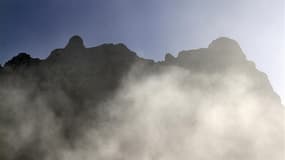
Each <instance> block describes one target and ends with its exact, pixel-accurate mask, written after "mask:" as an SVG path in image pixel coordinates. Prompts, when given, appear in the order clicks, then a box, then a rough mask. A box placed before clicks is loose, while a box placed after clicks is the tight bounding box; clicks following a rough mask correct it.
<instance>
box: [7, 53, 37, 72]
mask: <svg viewBox="0 0 285 160" xmlns="http://www.w3.org/2000/svg"><path fill="white" fill-rule="evenodd" d="M39 62H40V59H38V58H32V57H31V56H30V55H29V54H27V53H19V54H18V55H17V56H15V57H13V58H12V59H11V60H9V61H8V62H6V63H5V65H4V68H6V69H13V70H14V69H19V68H27V67H30V66H34V65H37V64H39Z"/></svg>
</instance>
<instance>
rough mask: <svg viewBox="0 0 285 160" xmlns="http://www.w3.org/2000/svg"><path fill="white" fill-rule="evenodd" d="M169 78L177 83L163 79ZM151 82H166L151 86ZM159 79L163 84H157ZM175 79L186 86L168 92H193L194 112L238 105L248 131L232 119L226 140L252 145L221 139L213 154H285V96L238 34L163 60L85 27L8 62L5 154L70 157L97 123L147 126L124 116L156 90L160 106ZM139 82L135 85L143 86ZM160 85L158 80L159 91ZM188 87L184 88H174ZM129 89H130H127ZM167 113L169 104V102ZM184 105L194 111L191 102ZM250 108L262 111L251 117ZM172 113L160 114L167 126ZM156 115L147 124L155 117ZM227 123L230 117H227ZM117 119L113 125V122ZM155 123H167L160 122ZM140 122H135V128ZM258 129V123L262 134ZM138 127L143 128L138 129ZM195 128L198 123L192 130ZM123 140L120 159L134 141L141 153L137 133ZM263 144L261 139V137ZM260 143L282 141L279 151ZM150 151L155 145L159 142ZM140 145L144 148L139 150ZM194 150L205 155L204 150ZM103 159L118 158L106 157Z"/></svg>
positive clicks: (32, 158)
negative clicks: (96, 41)
mask: <svg viewBox="0 0 285 160" xmlns="http://www.w3.org/2000/svg"><path fill="white" fill-rule="evenodd" d="M168 73H169V74H168ZM165 75H167V76H165ZM176 76H177V77H176ZM181 77H183V78H181ZM153 79H155V80H153ZM169 79H171V81H169ZM165 81H166V82H168V81H169V83H166V84H165V83H164V82H165ZM153 82H158V83H154V84H156V85H150V84H153ZM176 83H177V84H176ZM162 84H163V85H162ZM164 84H165V85H164ZM160 85H162V87H161V88H160V87H157V88H156V86H160ZM146 86H147V87H146ZM171 86H178V87H177V88H179V89H177V88H175V91H174V90H173V92H172V91H170V92H169V94H170V97H168V96H167V97H168V98H169V99H173V101H174V102H175V103H174V104H177V106H179V105H178V104H180V102H181V101H178V100H180V98H181V97H183V96H184V95H188V94H189V97H188V96H187V97H188V98H186V99H191V101H190V102H189V103H187V104H185V105H186V106H187V105H189V106H195V107H194V108H196V109H195V110H199V112H198V113H199V114H198V113H197V114H194V112H193V113H192V112H191V115H192V114H194V115H200V110H201V109H203V108H206V110H205V111H204V110H203V117H204V112H207V110H209V115H210V111H212V109H213V108H215V107H214V106H222V110H221V112H222V113H224V110H225V111H226V112H225V113H226V117H228V116H229V115H230V114H233V116H232V118H233V120H234V121H233V122H232V123H231V125H233V126H238V127H241V128H240V129H237V130H236V131H235V133H237V134H240V136H237V135H233V134H232V133H231V132H230V131H232V129H233V128H232V129H228V127H226V128H224V129H225V131H224V133H221V135H222V137H223V138H222V140H225V139H228V141H227V143H228V144H235V145H237V146H238V147H239V148H243V147H250V146H249V145H248V144H250V145H252V148H246V149H245V150H243V149H240V151H237V150H235V149H232V150H230V149H229V148H231V147H221V150H222V151H221V153H222V154H221V155H219V156H220V157H219V156H217V155H216V154H215V155H213V156H212V159H222V158H227V159H261V158H260V157H259V154H260V155H262V156H263V158H264V157H265V159H278V160H279V159H282V158H283V157H282V156H281V155H282V149H284V139H283V138H284V137H282V136H280V135H284V134H283V133H284V128H283V127H284V123H283V120H284V119H283V118H284V107H283V106H282V105H281V100H280V97H279V96H278V95H277V94H276V93H275V92H274V91H273V89H272V87H271V84H270V82H269V80H268V78H267V76H266V75H265V74H264V73H263V72H260V71H258V70H257V69H256V67H255V64H254V63H253V62H251V61H249V60H247V59H246V56H245V55H244V54H243V52H242V49H241V48H240V46H239V44H238V43H237V42H236V41H234V40H231V39H229V38H226V37H221V38H218V39H216V40H214V41H213V42H212V43H210V45H209V46H208V47H207V48H200V49H194V50H187V51H181V52H180V53H179V54H178V56H177V57H175V56H173V55H171V54H169V53H168V54H166V55H165V60H163V61H159V62H155V61H153V60H149V59H144V58H141V57H139V56H138V55H137V54H136V53H135V52H133V51H131V50H129V49H128V48H127V47H126V46H125V45H124V44H103V45H100V46H97V47H92V48H86V47H85V45H84V42H83V40H82V39H81V38H80V37H79V36H73V37H72V38H71V39H70V40H69V42H68V44H67V45H66V46H65V47H64V48H60V49H55V50H54V51H52V52H51V54H50V55H49V56H48V57H47V58H46V59H38V58H33V57H31V56H30V55H28V54H27V53H20V54H18V55H17V56H15V57H13V58H12V59H11V60H9V61H8V62H6V63H5V64H4V66H3V67H1V68H0V110H1V112H0V124H1V127H0V128H1V129H0V135H1V136H0V146H1V147H0V159H2V160H39V159H65V158H63V157H62V154H63V153H65V151H66V150H68V152H73V151H74V150H77V149H78V148H82V147H80V146H81V145H82V144H85V142H82V139H84V138H82V137H85V136H86V133H89V132H90V130H94V129H95V130H96V131H98V133H101V131H102V130H107V133H106V134H110V133H112V130H113V129H114V128H116V127H117V128H120V129H119V131H121V128H123V127H121V126H122V124H124V125H125V124H128V125H130V126H133V125H131V124H130V121H131V122H134V123H135V124H136V126H137V125H138V126H139V125H140V124H141V122H140V123H138V122H137V121H136V120H132V119H130V120H128V121H126V122H125V121H124V123H123V122H121V120H118V119H124V118H126V117H129V116H130V115H136V114H137V113H136V114H135V113H133V112H131V113H130V115H129V114H127V113H128V111H129V108H131V107H133V106H136V104H137V103H136V102H138V101H139V104H141V103H143V104H144V105H143V106H145V108H148V107H147V104H148V102H152V101H148V99H149V98H151V99H152V98H153V97H157V96H158V99H159V101H158V102H157V101H154V102H153V103H151V106H152V104H157V105H158V106H160V105H161V102H167V100H169V99H160V98H161V97H162V96H164V95H163V94H164V93H168V92H160V91H164V89H166V88H169V87H170V88H171ZM130 88H131V89H130ZM133 88H136V91H134V90H133ZM154 88H156V89H155V90H153V89H154ZM180 91H183V93H184V94H181V95H180V94H175V93H176V92H179V93H180ZM190 91H191V94H190ZM129 93H132V95H129ZM137 93H140V94H139V95H141V93H143V95H144V96H145V97H144V96H138V97H133V98H127V100H126V99H125V98H126V97H128V96H127V95H129V96H130V97H132V96H133V95H136V94H137ZM146 93H147V94H146ZM145 94H146V95H145ZM177 95H180V96H177ZM197 95H199V96H197ZM122 96H123V97H124V96H126V97H124V98H121V97H122ZM195 97H196V98H195ZM214 97H215V98H214ZM241 97H242V98H241ZM118 99H120V100H119V102H118ZM138 99H139V100H138ZM141 99H142V100H141ZM143 99H145V100H143ZM192 99H193V100H192ZM192 102H193V103H192ZM194 102H195V103H194ZM202 104H203V105H202ZM165 105H168V104H165ZM247 105H248V106H247ZM109 106H116V107H115V109H114V110H118V108H120V112H119V113H117V114H116V116H117V115H119V116H118V117H119V118H118V117H116V116H114V115H112V114H111V113H110V111H109V110H108V109H107V108H108V107H109ZM126 106H127V107H126ZM161 106H163V105H161ZM183 106H184V105H183ZM226 106H227V107H226ZM251 106H254V107H251ZM256 106H257V107H256ZM128 107H129V108H128ZM110 108H112V107H110ZM142 108H144V107H142ZM207 108H208V109H207ZM229 108H230V110H231V111H230V112H229V111H228V110H229ZM239 108H240V109H239ZM112 109H113V108H112ZM152 109H153V108H152ZM166 109H167V108H166ZM172 109H173V112H172V114H171V115H176V114H175V113H176V112H177V111H179V108H175V105H174V106H173V107H172V108H171V110H172ZM217 109H221V108H220V107H217ZM201 112H202V111H201ZM155 113H156V112H155ZM159 113H165V114H166V113H168V112H166V111H165V110H164V108H161V110H159ZM185 113H188V110H187V112H185ZM189 113H190V112H189ZM195 113H196V112H195ZM211 113H212V112H211ZM248 113H250V115H251V116H252V117H254V118H249V117H247V115H248ZM150 114H153V112H151V113H150ZM156 114H157V113H156ZM140 115H141V114H139V115H138V116H136V117H140ZM189 115H190V114H189ZM160 116H161V115H160V114H159V115H156V117H160ZM130 117H132V116H130ZM171 117H172V116H170V118H168V119H171ZM185 117H187V116H186V115H185ZM205 117H207V114H205ZM174 118H175V119H176V118H177V116H175V117H174ZM218 118H219V117H218ZM134 119H136V118H134ZM200 120H201V118H198V119H196V120H195V121H199V123H198V122H197V126H199V124H204V123H202V122H201V123H200ZM240 120H241V121H242V122H241V121H240ZM144 121H147V120H144ZM167 121H168V120H166V122H167ZM189 121H190V120H189ZM226 121H227V120H226ZM229 121H230V120H229ZM166 122H160V123H162V124H165V125H168V124H169V123H166ZM179 122H180V121H179ZM181 122H182V121H181ZM117 123H119V124H117ZM183 123H184V121H183ZM193 123H194V122H193ZM149 124H150V123H146V125H147V126H149ZM155 124H156V123H155ZM175 124H176V123H175ZM178 124H179V125H180V123H178ZM207 124H208V121H207ZM221 124H228V123H226V122H225V121H224V120H221ZM109 125H111V126H112V127H111V128H108V127H105V126H109ZM210 126H211V125H210ZM253 126H256V128H255V127H253ZM273 126H274V127H273ZM156 127H157V128H160V127H161V125H158V126H156ZM185 127H186V128H187V127H189V128H191V126H188V125H186V126H184V127H182V128H185ZM215 127H217V126H215ZM271 127H273V128H271ZM182 128H179V129H182ZM245 128H246V129H245ZM133 129H134V130H136V129H135V127H134V128H133ZM163 129H164V127H163ZM130 130H131V129H130ZM257 130H258V131H260V132H258V133H256V132H255V131H257ZM138 131H139V132H144V130H140V129H139V130H138ZM210 131H212V130H210ZM263 131H264V132H263ZM169 132H170V133H172V132H173V131H172V130H171V131H169ZM190 132H194V129H193V131H192V130H190ZM197 132H199V131H197ZM203 133H204V132H203ZM252 133H255V134H252ZM261 133H262V134H261ZM113 134H114V135H117V134H118V133H117V132H114V133H113ZM189 134H190V133H189ZM201 135H203V134H201ZM254 135H257V136H256V137H255V136H254ZM110 136H111V135H110ZM111 137H112V136H111ZM166 137H167V139H168V138H169V136H166ZM210 137H215V138H213V139H216V136H214V134H210ZM257 137H258V138H257ZM144 138H146V139H148V138H149V137H144ZM103 139H104V138H103ZM110 139H112V138H110ZM139 139H140V138H137V139H136V140H139ZM231 139H232V141H231ZM97 141H100V140H99V139H97ZM166 141H168V140H166ZM201 141H203V140H201ZM104 142H105V139H104ZM106 142H107V141H106ZM178 142H180V141H178ZM219 142H220V141H219ZM243 142H244V143H243ZM125 143H126V144H125ZM125 143H123V144H121V142H120V143H119V142H118V144H119V145H126V146H125V148H127V149H126V151H124V147H122V148H121V147H119V148H120V153H121V154H122V155H123V156H122V155H121V159H126V156H124V155H129V152H130V151H133V150H134V151H133V152H132V154H134V153H137V152H138V151H141V150H142V148H140V147H141V146H142V145H141V144H140V143H137V146H136V143H134V141H131V140H130V142H129V140H127V141H126V142H125ZM129 143H130V144H129ZM147 143H149V142H147ZM158 143H160V142H158ZM181 143H182V142H181ZM205 143H206V142H205ZM207 143H208V142H207ZM257 143H260V144H259V145H256V144H257ZM151 144H152V143H151ZM183 144H184V143H183ZM211 144H212V143H211ZM214 144H215V143H214ZM101 145H103V144H101ZM262 145H267V146H268V147H269V148H272V146H274V147H275V148H274V147H273V148H274V149H272V150H271V149H268V148H267V147H264V146H262ZM130 146H135V148H133V147H130ZM225 146H226V145H225ZM96 147H98V146H96ZM96 147H95V148H96ZM136 147H137V148H136ZM196 147H197V146H196ZM200 147H201V146H200ZM83 148H84V147H83ZM158 148H159V147H158ZM121 149H122V150H123V151H121ZM175 149H177V148H175ZM63 150H64V151H63ZM94 150H96V149H94ZM98 150H100V146H99V149H98ZM143 150H145V149H143ZM202 150H203V147H202ZM223 150H225V152H223ZM253 150H254V151H253ZM151 151H155V148H154V149H153V150H151ZM158 152H161V154H159V153H157V154H158V157H159V156H161V157H162V155H164V154H163V153H164V151H158ZM256 152H259V154H257V153H256ZM263 152H264V155H265V154H266V156H267V157H266V156H264V155H263ZM100 153H101V152H100ZM167 153H169V151H168V152H167ZM141 154H142V153H141V152H140V154H139V155H137V156H140V155H141ZM183 154H184V152H183ZM195 154H197V155H199V156H200V154H198V152H197V153H196V152H195ZM110 155H111V153H110ZM173 155H176V154H174V153H173ZM173 155H172V156H173ZM178 155H179V154H178ZM274 155H275V157H274ZM116 156H118V155H116ZM199 156H198V157H199ZM127 157H128V156H127ZM215 157H216V158H215ZM217 157H218V158H217ZM242 157H244V158H242ZM117 158H118V159H120V158H119V157H117ZM133 158H134V157H133ZM133 158H132V159H133ZM176 158H177V157H176ZM184 158H185V157H184ZM188 158H189V157H188ZM192 158H193V157H192ZM67 159H68V158H67ZM75 159H76V158H75ZM78 159H80V158H78ZM96 159H115V158H114V157H113V158H106V157H105V158H104V156H103V157H101V158H98V157H97V158H96ZM137 159H140V158H139V157H137ZM158 159H159V158H158ZM194 159H195V158H194ZM204 159H207V158H204Z"/></svg>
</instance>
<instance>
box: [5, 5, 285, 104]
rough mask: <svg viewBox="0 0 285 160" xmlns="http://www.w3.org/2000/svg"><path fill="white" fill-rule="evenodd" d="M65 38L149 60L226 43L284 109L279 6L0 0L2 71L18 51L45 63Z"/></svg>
mask: <svg viewBox="0 0 285 160" xmlns="http://www.w3.org/2000/svg"><path fill="white" fill-rule="evenodd" d="M72 35H80V36H81V37H82V38H83V39H84V42H85V45H86V46H87V47H92V46H96V45H99V44H102V43H125V44H126V45H127V46H128V47H129V48H130V49H131V50H133V51H135V52H137V54H138V55H139V56H141V57H145V58H151V59H155V60H162V59H163V57H164V55H165V53H168V52H170V53H172V54H173V55H177V53H178V52H179V51H181V50H187V49H194V48H205V47H207V46H208V44H209V43H210V42H211V41H212V40H214V39H216V38H218V37H221V36H226V37H229V38H232V39H234V40H236V41H238V42H239V44H240V46H241V48H242V49H243V51H244V53H245V54H246V56H247V58H248V59H249V60H251V61H254V62H255V63H256V65H257V68H258V69H259V70H261V71H263V72H265V73H266V74H267V75H268V76H269V80H270V81H271V83H272V85H273V87H274V90H275V91H276V92H277V93H278V94H279V95H280V96H281V97H282V99H283V103H284V102H285V83H284V82H285V64H284V60H285V45H284V44H285V2H284V0H274V1H272V0H250V1H249V0H234V1H229V0H215V1H214V0H176V1H173V0H143V1H142V0H48V1H47V0H0V63H1V64H3V63H5V61H7V60H8V59H10V58H11V57H13V56H15V55H16V54H17V53H19V52H27V53H29V54H30V55H32V56H33V57H40V58H45V57H47V56H48V55H49V53H50V52H51V51H52V50H53V49H55V48H62V47H64V46H65V45H66V43H67V41H68V39H69V38H70V37H71V36H72Z"/></svg>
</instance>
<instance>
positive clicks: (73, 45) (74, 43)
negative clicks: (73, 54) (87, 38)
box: [65, 35, 85, 49]
mask: <svg viewBox="0 0 285 160" xmlns="http://www.w3.org/2000/svg"><path fill="white" fill-rule="evenodd" d="M65 48H67V49H82V48H85V46H84V43H83V40H82V38H81V37H80V36H78V35H75V36H72V37H71V38H70V39H69V42H68V43H67V45H66V47H65Z"/></svg>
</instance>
